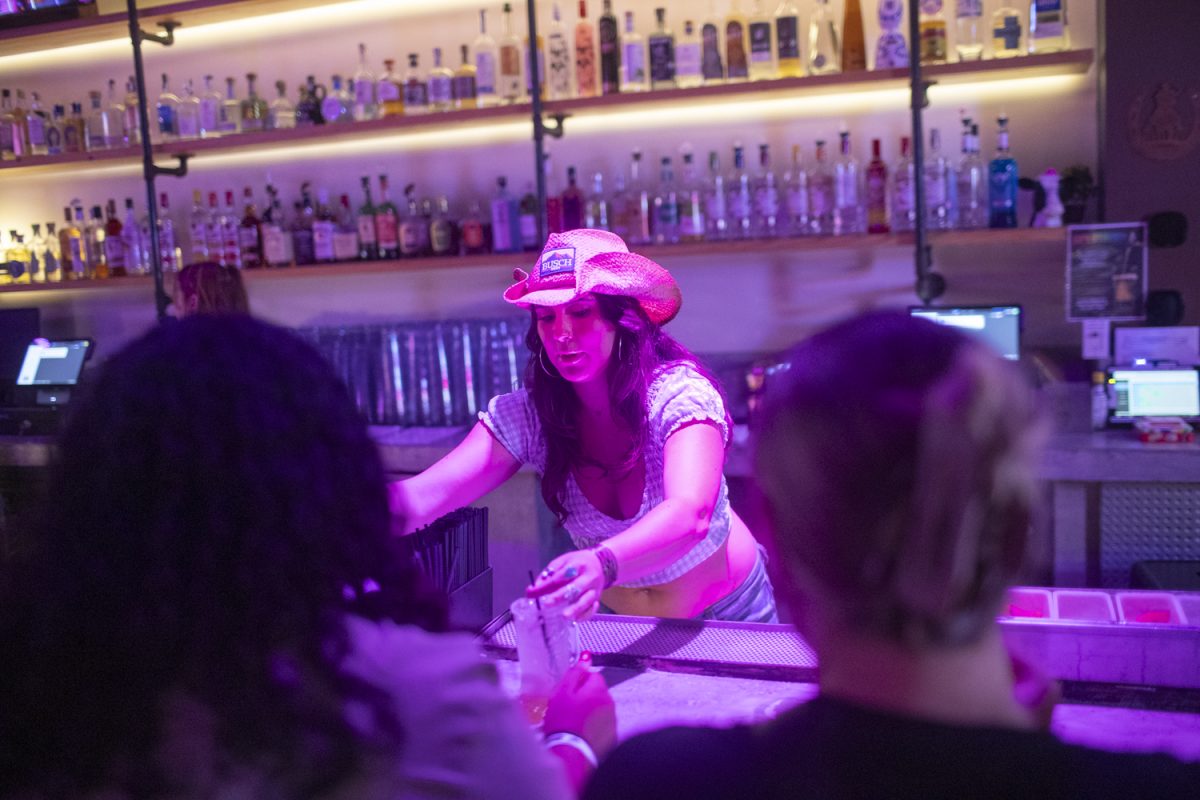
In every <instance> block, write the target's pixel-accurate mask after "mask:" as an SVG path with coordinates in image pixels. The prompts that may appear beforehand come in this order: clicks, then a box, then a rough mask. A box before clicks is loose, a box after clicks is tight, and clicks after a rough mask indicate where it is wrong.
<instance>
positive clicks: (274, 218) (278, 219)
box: [260, 179, 374, 267]
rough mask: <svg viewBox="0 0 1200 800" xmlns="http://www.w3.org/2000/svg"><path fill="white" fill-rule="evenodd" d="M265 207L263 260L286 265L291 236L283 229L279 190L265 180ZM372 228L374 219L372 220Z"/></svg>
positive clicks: (283, 222)
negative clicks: (266, 199)
mask: <svg viewBox="0 0 1200 800" xmlns="http://www.w3.org/2000/svg"><path fill="white" fill-rule="evenodd" d="M267 197H268V198H269V199H268V202H267V208H266V210H265V211H263V218H262V225H261V226H260V230H261V231H262V245H263V262H264V263H265V265H266V266H270V267H286V266H288V265H289V264H291V263H292V237H291V236H290V235H289V234H288V232H287V231H286V230H285V228H286V221H285V220H284V218H283V205H282V204H281V203H280V202H279V192H277V191H276V189H275V187H274V186H272V185H271V183H270V179H268V182H267ZM372 228H374V221H373V220H372Z"/></svg>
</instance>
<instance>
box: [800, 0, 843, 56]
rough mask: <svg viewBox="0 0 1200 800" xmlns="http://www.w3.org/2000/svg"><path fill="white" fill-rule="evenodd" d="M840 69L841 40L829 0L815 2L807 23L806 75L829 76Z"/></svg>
mask: <svg viewBox="0 0 1200 800" xmlns="http://www.w3.org/2000/svg"><path fill="white" fill-rule="evenodd" d="M841 68H842V40H841V33H840V31H839V30H838V24H837V20H835V19H834V18H833V12H832V11H831V10H830V9H829V0H817V7H816V8H815V9H813V14H812V17H811V18H810V19H809V21H808V74H809V75H829V74H832V73H834V72H838V71H839V70H840V69H841Z"/></svg>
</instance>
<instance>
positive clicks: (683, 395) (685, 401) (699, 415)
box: [647, 362, 731, 446]
mask: <svg viewBox="0 0 1200 800" xmlns="http://www.w3.org/2000/svg"><path fill="white" fill-rule="evenodd" d="M647 394H648V397H649V401H648V403H647V405H648V406H649V413H650V427H651V430H652V431H653V432H654V436H655V437H656V439H657V441H658V444H659V445H660V446H662V445H664V444H665V443H666V441H667V439H668V438H669V437H670V436H671V434H673V433H675V431H677V430H679V429H680V428H682V427H683V426H684V425H687V424H688V423H690V422H711V423H712V424H713V425H715V426H717V428H718V429H719V430H720V431H721V439H722V441H724V442H725V443H726V444H728V443H729V441H730V438H729V437H730V435H731V432H730V430H729V420H728V419H727V418H726V417H725V404H724V402H722V400H721V393H720V392H718V391H717V387H715V386H713V385H712V383H711V382H710V381H709V380H708V379H707V378H705V377H704V376H703V375H701V374H700V372H699V371H698V370H697V369H696V368H695V366H694V365H692V364H689V363H686V362H680V363H677V364H673V365H671V366H669V367H667V368H666V369H664V370H663V371H662V372H661V373H660V374H659V376H658V377H657V378H655V379H654V382H653V383H652V384H650V390H649V392H648V393H647Z"/></svg>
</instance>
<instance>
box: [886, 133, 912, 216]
mask: <svg viewBox="0 0 1200 800" xmlns="http://www.w3.org/2000/svg"><path fill="white" fill-rule="evenodd" d="M909 144H910V140H909V138H908V137H907V136H902V137H900V159H899V160H898V161H897V162H896V167H895V169H893V170H892V230H893V231H897V232H902V231H911V230H912V229H913V228H915V227H916V222H917V209H916V197H915V189H916V184H917V177H916V166H915V165H914V164H913V160H912V151H911V149H910V146H909Z"/></svg>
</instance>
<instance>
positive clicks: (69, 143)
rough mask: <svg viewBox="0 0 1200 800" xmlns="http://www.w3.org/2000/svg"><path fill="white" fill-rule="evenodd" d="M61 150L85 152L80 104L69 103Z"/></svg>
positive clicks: (84, 126)
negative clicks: (69, 108)
mask: <svg viewBox="0 0 1200 800" xmlns="http://www.w3.org/2000/svg"><path fill="white" fill-rule="evenodd" d="M172 120H173V118H172ZM63 150H64V151H65V152H67V153H82V152H85V151H86V150H87V123H85V122H84V120H83V105H82V104H80V103H71V116H69V117H67V120H66V122H65V123H64V125H63Z"/></svg>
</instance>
